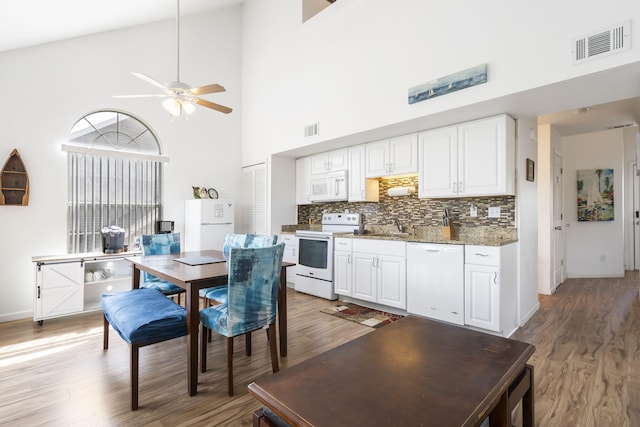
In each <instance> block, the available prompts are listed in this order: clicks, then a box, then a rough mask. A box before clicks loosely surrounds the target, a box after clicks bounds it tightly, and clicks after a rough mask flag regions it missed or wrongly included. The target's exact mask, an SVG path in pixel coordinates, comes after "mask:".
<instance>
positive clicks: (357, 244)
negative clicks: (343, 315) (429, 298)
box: [350, 239, 407, 309]
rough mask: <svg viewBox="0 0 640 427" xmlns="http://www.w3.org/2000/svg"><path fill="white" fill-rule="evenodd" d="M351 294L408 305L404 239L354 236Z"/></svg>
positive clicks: (391, 305) (368, 299)
mask: <svg viewBox="0 0 640 427" xmlns="http://www.w3.org/2000/svg"><path fill="white" fill-rule="evenodd" d="M352 245H353V246H352V250H353V252H352V257H351V261H352V275H353V276H352V279H351V280H352V282H351V283H352V286H351V287H352V292H351V295H350V296H352V297H353V298H357V299H361V300H364V301H370V302H375V303H379V304H383V305H387V306H390V307H395V308H401V309H405V308H406V307H407V297H406V293H407V292H406V289H407V287H406V282H407V267H406V242H398V241H385V240H370V239H353V242H352Z"/></svg>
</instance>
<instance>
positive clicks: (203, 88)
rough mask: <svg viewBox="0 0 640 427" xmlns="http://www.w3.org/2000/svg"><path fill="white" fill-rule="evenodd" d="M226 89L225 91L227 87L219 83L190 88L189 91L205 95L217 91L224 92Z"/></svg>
mask: <svg viewBox="0 0 640 427" xmlns="http://www.w3.org/2000/svg"><path fill="white" fill-rule="evenodd" d="M224 91H225V88H224V87H222V86H220V85H219V84H217V83H216V84H212V85H206V86H200V87H194V88H191V89H189V92H191V93H192V94H194V95H205V94H207V93H216V92H224Z"/></svg>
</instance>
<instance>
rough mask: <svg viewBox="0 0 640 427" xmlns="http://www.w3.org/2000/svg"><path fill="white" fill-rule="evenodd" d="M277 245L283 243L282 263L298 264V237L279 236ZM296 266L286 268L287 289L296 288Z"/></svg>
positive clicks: (291, 235) (289, 235)
mask: <svg viewBox="0 0 640 427" xmlns="http://www.w3.org/2000/svg"><path fill="white" fill-rule="evenodd" d="M278 243H284V254H283V255H282V261H284V262H292V263H294V264H298V237H297V236H296V235H295V234H281V235H280V236H279V237H278ZM295 280H296V266H295V265H292V266H290V267H287V287H289V288H294V289H295V287H296V282H295Z"/></svg>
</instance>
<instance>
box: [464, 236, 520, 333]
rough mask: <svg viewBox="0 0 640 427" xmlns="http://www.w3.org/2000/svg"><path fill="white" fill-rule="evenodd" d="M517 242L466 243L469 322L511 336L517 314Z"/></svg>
mask: <svg viewBox="0 0 640 427" xmlns="http://www.w3.org/2000/svg"><path fill="white" fill-rule="evenodd" d="M515 266H516V245H515V244H511V245H505V246H474V245H466V246H465V267H464V272H465V273H464V274H465V278H464V289H465V307H464V321H465V324H466V325H469V326H473V327H477V328H481V329H486V330H489V331H493V332H497V333H499V334H500V335H502V336H505V337H508V336H510V335H511V334H512V333H513V332H514V331H515V330H516V328H517V327H518V322H517V313H516V304H517V301H516V269H515Z"/></svg>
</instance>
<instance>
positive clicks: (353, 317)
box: [320, 302, 404, 328]
mask: <svg viewBox="0 0 640 427" xmlns="http://www.w3.org/2000/svg"><path fill="white" fill-rule="evenodd" d="M320 311H321V312H322V313H326V314H331V315H332V316H336V317H340V318H342V319H346V320H349V321H351V322H356V323H360V324H361V325H365V326H369V327H371V328H379V327H381V326H384V325H388V324H389V323H391V322H395V321H396V320H398V319H402V318H403V317H404V316H401V315H399V314H393V313H387V312H385V311H380V310H374V309H373V308H368V307H362V306H359V305H357V304H352V303H348V302H340V303H339V304H336V305H332V306H331V307H327V308H323V309H321V310H320Z"/></svg>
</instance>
